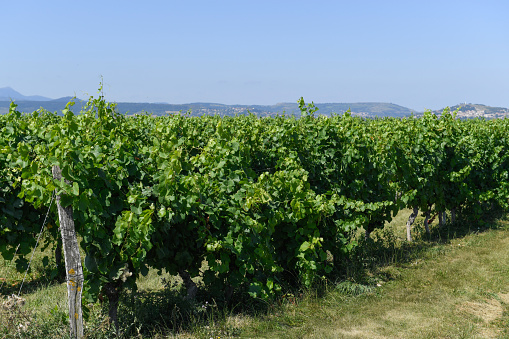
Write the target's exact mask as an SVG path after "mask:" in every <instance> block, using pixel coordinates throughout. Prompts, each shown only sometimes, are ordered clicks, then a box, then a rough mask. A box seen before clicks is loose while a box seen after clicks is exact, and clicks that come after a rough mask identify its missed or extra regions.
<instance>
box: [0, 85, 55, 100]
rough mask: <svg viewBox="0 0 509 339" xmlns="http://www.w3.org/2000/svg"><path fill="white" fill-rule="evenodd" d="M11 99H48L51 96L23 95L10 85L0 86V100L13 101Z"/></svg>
mask: <svg viewBox="0 0 509 339" xmlns="http://www.w3.org/2000/svg"><path fill="white" fill-rule="evenodd" d="M11 100H20V101H21V100H22V101H48V100H51V99H50V98H46V97H43V96H40V95H28V96H27V95H23V94H21V93H19V92H17V91H15V90H14V89H12V88H10V87H3V88H0V101H11Z"/></svg>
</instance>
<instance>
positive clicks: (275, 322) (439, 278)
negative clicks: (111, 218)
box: [0, 213, 509, 339]
mask: <svg viewBox="0 0 509 339" xmlns="http://www.w3.org/2000/svg"><path fill="white" fill-rule="evenodd" d="M406 216H407V215H405V213H402V214H401V216H399V215H398V217H399V218H400V220H395V221H394V223H391V225H388V227H386V229H388V230H389V231H390V234H392V237H394V239H396V242H398V245H397V246H396V247H395V249H394V251H395V252H393V254H397V255H395V256H393V257H391V254H390V253H389V254H388V255H387V256H385V257H384V255H382V257H384V258H385V259H383V260H387V258H389V259H388V260H389V262H392V264H390V265H387V264H385V265H382V266H379V263H375V264H374V265H373V267H374V269H373V267H371V269H368V270H367V272H368V273H367V274H368V278H369V280H370V285H360V284H357V285H356V284H353V283H352V284H351V285H348V284H346V285H345V283H343V284H339V285H334V284H332V283H330V282H328V284H329V285H328V288H327V292H326V293H325V295H323V296H320V297H317V296H316V295H314V293H316V291H310V292H308V293H307V294H306V293H305V295H304V296H303V297H298V298H294V297H292V296H289V297H287V298H284V299H282V300H280V301H279V305H276V306H273V307H269V310H268V311H267V312H266V313H263V314H260V313H257V312H255V313H257V314H258V315H256V316H249V315H246V314H234V312H233V311H230V310H219V309H218V310H217V311H212V313H214V312H215V315H214V317H212V318H213V320H211V321H210V322H209V323H208V322H207V320H206V321H205V323H204V322H203V321H201V320H200V319H203V317H205V319H208V315H207V314H208V313H207V314H205V313H203V312H204V311H203V310H204V308H206V307H205V305H201V303H204V301H203V300H202V301H197V302H196V304H193V305H191V306H189V307H187V308H185V305H183V304H182V301H181V298H180V297H178V296H175V297H173V299H171V300H169V299H168V298H167V296H171V295H172V294H171V293H170V292H162V291H164V289H163V286H162V284H161V277H159V276H157V274H155V272H151V273H150V274H149V275H148V276H147V277H144V278H143V279H142V280H141V281H140V291H141V292H142V293H149V294H150V293H155V294H152V295H153V297H152V299H153V300H156V296H157V295H159V297H160V298H162V299H157V300H159V301H158V302H156V303H150V302H148V303H145V302H140V304H139V305H138V306H137V307H141V309H140V310H138V311H137V312H138V313H136V314H135V316H137V317H139V316H141V315H144V313H146V314H145V317H146V318H147V317H148V318H157V317H161V319H163V320H164V321H166V322H168V324H169V325H168V326H169V327H164V326H157V327H154V328H153V329H151V330H149V331H148V332H145V333H144V334H143V335H140V336H137V338H169V337H170V338H173V337H172V336H168V335H169V333H171V332H172V331H173V330H172V328H173V329H174V328H175V326H174V324H175V323H176V324H177V325H176V327H177V328H181V327H180V326H182V324H184V325H186V326H187V325H189V324H188V322H189V320H192V319H195V322H194V323H193V324H191V325H189V326H187V327H186V329H185V330H181V331H179V334H177V335H176V337H178V338H206V339H208V338H214V339H217V338H221V339H223V338H230V337H234V338H238V337H241V338H292V339H294V338H509V222H508V221H504V220H502V221H498V227H496V228H492V229H488V230H485V231H482V232H476V233H470V234H468V235H466V236H460V237H454V236H451V237H450V239H451V240H450V241H444V242H435V243H430V242H427V241H421V242H419V241H417V242H416V243H414V245H412V246H413V250H412V251H408V252H405V251H406V250H404V249H403V250H402V248H404V247H405V246H408V244H407V243H406V242H405V241H402V239H403V237H404V232H405V229H404V219H405V218H406ZM374 236H375V237H377V235H376V234H375V235H374ZM381 236H383V235H381ZM416 238H419V236H416ZM394 239H393V240H394ZM398 251H400V252H398ZM410 252H412V253H413V254H412V255H410V256H409V257H408V258H407V259H406V260H401V258H402V257H403V256H405V255H406V254H405V253H407V254H408V253H410ZM379 254H380V253H379ZM394 257H395V258H394ZM39 259H41V258H39ZM39 261H41V260H39ZM36 266H41V264H40V263H36ZM37 272H39V273H37ZM40 272H43V268H42V267H39V268H38V269H35V271H34V273H33V275H34V277H32V279H35V280H34V281H33V282H30V283H28V284H27V286H26V287H25V288H24V293H23V294H24V298H25V299H26V305H25V307H24V308H23V312H29V313H31V314H32V315H33V316H35V315H37V317H38V318H39V319H41V321H42V322H38V323H37V325H36V326H37V328H35V327H34V328H32V329H31V330H33V331H31V330H29V332H26V333H25V336H22V335H21V336H18V334H17V331H18V330H17V329H18V327H19V325H16V330H15V331H14V332H13V331H12V329H8V328H7V327H6V325H7V323H8V321H7V320H8V319H7V318H6V317H5V316H1V314H0V339H1V338H18V337H27V338H28V337H31V338H48V337H61V336H65V334H66V333H67V331H68V329H67V326H68V325H67V320H66V319H67V306H66V301H65V299H66V289H65V283H63V284H56V283H52V282H51V281H47V282H45V280H44V278H43V276H41V277H39V278H38V279H37V275H38V274H39V275H41V273H40ZM0 277H1V278H2V280H3V281H4V282H7V283H8V284H3V286H4V292H6V293H7V292H8V293H9V294H10V293H14V292H16V291H17V290H16V289H17V286H18V285H16V286H14V287H12V288H10V289H9V290H5V286H6V285H9V284H10V283H13V282H19V280H20V279H21V278H22V275H21V274H18V273H15V271H14V269H13V268H12V267H9V266H8V265H6V264H5V263H4V264H1V262H0ZM170 278H171V277H169V276H167V277H166V279H170ZM36 281H38V282H36ZM0 283H2V281H0ZM375 286H376V287H375ZM157 293H162V294H157ZM159 297H157V298H159ZM179 300H180V301H179ZM153 302H154V301H153ZM175 303H176V304H175ZM176 305H177V306H176ZM178 307H184V308H182V309H181V311H179V312H181V314H187V313H189V312H190V313H192V314H204V316H203V317H202V318H200V317H194V318H193V316H191V317H190V318H186V319H188V320H184V318H185V317H184V318H182V320H179V319H176V320H175V321H174V322H173V323H171V321H172V319H173V318H172V317H173V316H178V315H179V314H180V313H178V312H177V313H175V310H178ZM193 307H194V308H193ZM94 309H95V311H94V316H92V318H91V320H90V321H89V322H88V323H87V326H88V333H89V334H91V335H90V336H89V337H90V338H104V339H106V338H114V335H112V333H111V332H110V331H107V330H106V325H105V324H106V323H105V316H104V315H101V313H100V312H99V311H100V309H101V306H100V305H96V306H94ZM125 311H126V312H127V313H128V315H129V312H131V311H129V310H128V309H126V310H125ZM200 312H201V313H200ZM0 313H1V312H0ZM166 313H168V314H166ZM4 315H5V314H4ZM148 318H147V319H148ZM212 318H211V319H212ZM31 319H32V320H30V321H24V320H23V321H22V324H25V323H27V324H29V323H31V324H32V326H34V325H35V323H34V322H33V319H35V318H31ZM42 319H44V320H42ZM144 319H145V318H143V319H139V321H140V322H138V323H136V324H135V325H136V328H138V326H139V327H140V328H141V327H142V325H143V326H148V325H149V324H148V323H147V322H145V321H146V319H145V320H144ZM132 322H133V319H130V320H129V319H128V320H127V321H126V324H127V325H129V324H131V323H132ZM163 324H164V323H163ZM178 324H181V325H178ZM207 324H208V325H207ZM148 333H150V334H148Z"/></svg>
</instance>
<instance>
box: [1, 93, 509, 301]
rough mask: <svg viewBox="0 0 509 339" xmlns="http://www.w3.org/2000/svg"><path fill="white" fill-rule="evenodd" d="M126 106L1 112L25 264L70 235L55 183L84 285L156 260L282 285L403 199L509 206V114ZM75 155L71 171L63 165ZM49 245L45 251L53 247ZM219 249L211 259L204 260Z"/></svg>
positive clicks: (420, 207) (4, 177)
mask: <svg viewBox="0 0 509 339" xmlns="http://www.w3.org/2000/svg"><path fill="white" fill-rule="evenodd" d="M299 107H300V111H301V116H300V117H293V116H291V117H289V116H277V117H270V118H260V117H257V116H255V115H247V116H236V117H218V116H202V117H191V116H189V115H186V114H176V115H168V116H164V117H152V116H150V115H137V116H134V117H127V116H125V115H124V114H121V113H118V112H117V111H116V110H115V106H114V105H112V104H109V103H107V102H106V101H105V100H104V99H103V98H102V97H99V98H97V99H94V98H90V100H89V102H88V105H87V106H86V107H85V108H84V109H83V110H82V111H81V112H79V113H77V114H75V113H73V111H72V103H70V104H68V106H67V108H66V109H65V110H64V111H63V112H62V114H63V115H62V116H59V115H57V114H56V113H52V112H48V111H45V110H42V109H41V110H38V111H35V112H33V113H30V114H25V113H20V112H18V111H17V109H16V105H15V104H14V103H12V104H11V107H10V111H9V113H8V114H6V115H1V116H0V131H1V132H0V253H1V255H2V257H3V258H4V259H5V260H12V259H15V262H16V266H17V268H18V269H19V270H20V271H24V270H25V269H26V268H27V265H28V259H29V255H30V253H31V251H32V249H33V248H34V246H35V244H36V240H37V234H38V233H39V231H40V228H41V225H43V222H44V219H45V216H46V213H47V211H48V209H50V214H49V222H47V224H46V230H45V232H46V234H47V236H46V237H45V238H44V239H45V241H44V245H43V246H44V247H46V248H47V247H52V248H54V249H56V248H58V246H61V245H60V243H61V237H60V233H59V230H58V226H59V225H58V224H59V221H58V220H59V218H58V214H57V208H56V206H55V204H52V200H53V194H54V192H56V193H57V194H58V195H59V196H60V203H61V204H62V206H64V207H72V211H73V218H74V222H75V227H76V233H77V235H78V237H79V239H80V240H81V243H80V246H81V249H82V250H83V251H84V253H85V255H86V256H85V258H84V285H83V298H84V300H86V301H87V302H93V301H95V300H97V298H98V297H99V296H100V295H101V294H102V293H104V291H107V292H108V291H109V293H106V295H107V296H108V298H109V299H110V302H112V303H115V302H116V301H117V300H118V295H119V294H120V293H121V291H122V290H123V289H135V288H136V280H137V278H138V277H140V275H146V274H147V272H148V271H149V268H150V269H155V270H158V271H163V270H164V271H166V272H169V273H170V274H172V275H181V276H184V277H186V276H187V277H196V276H201V277H202V278H203V282H204V284H205V288H207V289H210V290H216V291H225V293H226V294H232V293H234V292H235V293H246V294H249V295H251V296H252V297H253V298H261V299H271V298H274V297H275V296H277V295H278V294H280V293H283V291H284V288H285V286H312V285H313V283H314V282H315V281H316V279H318V277H321V276H328V275H332V274H335V273H336V271H337V270H338V269H340V268H341V267H343V266H344V265H345V263H344V258H345V256H346V255H347V253H348V252H349V251H351V250H352V249H353V248H355V246H357V243H356V242H355V241H354V240H353V239H352V237H351V235H352V233H354V232H355V231H356V230H359V229H361V228H362V229H364V230H365V232H366V236H367V237H369V234H370V233H371V232H372V231H373V230H375V229H376V228H381V227H383V225H384V224H385V222H387V221H390V220H391V218H392V217H393V216H395V215H396V214H397V213H398V211H399V210H401V209H404V208H410V209H412V210H413V211H414V213H412V215H411V216H410V218H409V222H408V224H407V239H408V240H409V241H411V240H412V234H411V226H412V221H413V219H415V216H416V215H417V213H418V212H419V211H421V212H422V213H423V214H424V215H425V216H426V219H425V225H427V222H428V219H429V218H430V217H432V216H433V215H437V216H438V218H439V219H440V224H441V225H442V224H444V223H445V222H446V220H445V212H446V211H449V213H450V215H451V217H452V218H456V217H457V216H458V215H461V214H462V213H464V212H465V211H468V213H469V215H471V217H472V218H474V219H475V218H476V217H478V216H480V215H481V214H482V212H483V211H484V210H485V209H487V208H488V207H490V206H493V205H496V206H499V207H501V208H503V209H507V208H508V207H509V205H508V202H509V153H508V149H509V138H508V135H509V120H505V119H504V120H483V119H473V120H459V119H456V118H455V114H454V112H452V113H451V112H449V111H447V110H446V111H444V112H443V114H442V115H441V116H440V117H437V116H436V115H435V114H433V113H431V112H426V113H425V114H424V116H423V117H422V118H418V119H417V118H414V117H409V118H404V119H396V118H385V119H363V118H358V117H352V116H351V115H350V114H349V113H348V112H346V113H344V114H342V115H333V116H332V117H323V116H318V115H316V108H315V106H314V105H313V104H308V105H306V104H305V103H304V101H303V99H301V100H299ZM54 166H58V167H59V168H60V169H61V173H62V177H63V178H62V179H61V180H56V179H54V177H53V173H52V168H53V167H54ZM47 261H48V260H46V262H47ZM204 262H206V265H203V263H204Z"/></svg>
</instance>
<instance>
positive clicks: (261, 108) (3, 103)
mask: <svg viewBox="0 0 509 339" xmlns="http://www.w3.org/2000/svg"><path fill="white" fill-rule="evenodd" d="M11 99H13V100H15V102H16V104H17V105H18V110H19V111H21V112H27V113H31V112H33V111H35V110H38V109H40V108H44V109H46V110H48V111H51V112H60V111H61V110H62V109H64V107H65V105H66V104H67V103H68V102H69V101H70V100H72V99H73V98H72V97H63V98H60V99H49V98H45V97H41V96H37V95H33V96H25V95H23V94H21V93H19V92H17V91H15V90H13V89H12V88H10V87H4V88H0V114H5V113H7V112H8V111H9V105H10V102H11ZM74 101H75V102H76V104H75V105H74V107H73V108H72V110H73V111H74V112H75V113H78V112H79V111H80V110H81V108H82V107H83V106H84V105H85V102H84V101H82V100H80V99H74ZM315 105H316V107H318V111H317V112H316V114H317V115H326V116H330V115H332V114H343V113H344V112H346V111H347V110H349V109H350V111H351V113H352V115H357V116H362V117H398V118H400V117H405V116H409V115H411V114H412V113H414V114H415V115H417V116H418V115H420V114H422V113H421V112H416V111H414V110H412V109H410V108H407V107H403V106H399V105H396V104H392V103H383V102H357V103H317V104H315ZM458 107H460V111H459V112H458V117H460V118H472V117H486V118H502V117H505V116H509V109H508V108H503V107H490V106H486V105H479V104H463V105H456V106H452V107H451V111H454V110H455V109H457V108H458ZM117 110H118V112H121V113H125V114H129V115H134V114H139V113H143V112H146V113H150V114H154V115H165V114H176V113H179V112H182V113H187V112H190V114H191V115H193V116H200V115H204V114H207V115H214V114H218V115H228V116H233V115H236V114H238V115H244V114H249V113H252V114H256V115H258V116H271V115H276V114H286V115H296V116H299V115H300V111H299V107H298V105H297V103H296V102H295V103H278V104H275V105H225V104H218V103H205V102H196V103H190V104H168V103H136V102H119V103H117ZM434 113H435V114H438V115H440V114H441V113H442V110H437V111H434Z"/></svg>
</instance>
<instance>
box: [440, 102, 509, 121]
mask: <svg viewBox="0 0 509 339" xmlns="http://www.w3.org/2000/svg"><path fill="white" fill-rule="evenodd" d="M450 110H451V112H454V111H456V110H458V113H457V117H458V118H504V117H509V109H508V108H504V107H492V106H486V105H481V104H470V103H469V104H467V103H465V104H458V105H455V106H451V107H450ZM442 111H443V110H437V111H433V113H435V114H437V115H440V114H442Z"/></svg>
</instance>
